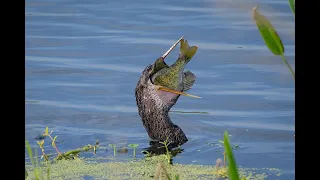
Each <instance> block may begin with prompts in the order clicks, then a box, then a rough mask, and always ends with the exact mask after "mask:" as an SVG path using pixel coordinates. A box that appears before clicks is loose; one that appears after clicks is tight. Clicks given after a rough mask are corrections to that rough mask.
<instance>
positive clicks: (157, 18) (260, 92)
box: [25, 0, 295, 179]
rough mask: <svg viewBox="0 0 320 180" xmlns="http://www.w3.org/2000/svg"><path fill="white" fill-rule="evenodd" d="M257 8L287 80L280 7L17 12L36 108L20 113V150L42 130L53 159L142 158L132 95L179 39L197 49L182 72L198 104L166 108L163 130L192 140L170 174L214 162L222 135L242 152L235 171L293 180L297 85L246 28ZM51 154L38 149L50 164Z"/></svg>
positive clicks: (74, 5)
mask: <svg viewBox="0 0 320 180" xmlns="http://www.w3.org/2000/svg"><path fill="white" fill-rule="evenodd" d="M256 4H259V7H260V12H261V13H263V14H264V15H266V16H267V17H268V18H269V19H270V20H271V22H272V23H273V25H274V26H275V28H276V29H277V31H278V32H279V35H280V37H281V38H282V41H283V43H284V45H285V48H286V52H285V56H286V58H287V59H288V61H289V63H290V64H291V65H292V67H293V68H294V58H295V54H294V48H295V46H294V43H295V42H294V33H295V31H294V17H293V15H292V12H291V10H290V8H289V6H288V2H287V1H280V0H260V1H253V0H252V1H251V0H249V1H243V0H242V1H235V0H227V1H226V0H203V1H196V0H189V1H180V0H177V1H168V0H164V1H135V2H133V1H129V0H123V1H103V0H96V1H85V0H63V1H62V0H53V1H39V0H26V7H25V10H26V18H25V27H26V35H25V39H26V41H25V46H26V49H25V68H26V74H25V76H26V77H25V82H26V90H25V94H26V100H32V101H36V102H34V103H31V102H30V103H28V102H26V106H25V109H26V113H25V114H26V115H25V117H26V118H25V122H26V130H25V133H26V138H27V139H28V140H29V141H30V143H31V144H32V146H36V141H37V140H36V139H35V137H36V136H37V135H38V134H40V133H42V132H43V130H44V129H45V127H46V126H48V127H49V129H51V130H53V131H54V132H53V135H58V138H57V139H58V140H57V145H58V148H59V150H60V151H67V150H70V149H74V148H78V147H80V146H83V145H86V144H93V143H94V142H95V141H96V140H99V142H100V143H101V145H102V146H105V147H107V146H108V144H110V143H113V144H116V145H117V146H127V145H128V144H130V143H137V144H139V145H140V146H139V148H140V150H141V149H142V148H145V147H148V144H149V138H148V135H147V133H146V131H145V129H144V128H143V125H142V122H141V118H140V117H139V115H138V111H137V106H136V102H135V97H134V88H135V86H136V83H137V81H138V79H139V76H140V74H141V72H142V71H143V69H144V68H145V67H146V66H147V65H148V64H151V63H153V62H154V61H155V60H156V58H158V57H159V56H160V55H162V54H163V53H164V52H165V51H166V50H167V49H168V48H169V47H170V46H171V45H172V44H173V43H174V42H175V41H176V40H177V39H178V38H180V37H181V36H184V37H185V39H187V40H188V41H189V44H190V45H197V46H198V47H199V49H198V52H197V54H196V55H195V56H194V57H193V59H192V60H191V61H190V62H189V63H188V65H187V69H189V70H191V71H192V72H193V73H194V74H195V75H196V76H197V80H196V82H195V84H194V86H193V88H192V89H191V90H190V91H189V92H188V93H190V94H194V95H198V96H201V97H202V98H201V99H194V98H190V97H184V96H181V97H180V99H179V100H178V103H177V104H176V105H175V106H174V107H173V108H172V112H171V113H170V116H171V119H172V121H173V122H174V123H175V124H177V125H179V126H180V127H181V128H182V129H183V131H184V132H185V133H186V135H187V137H188V138H189V141H188V142H187V143H186V144H184V145H183V146H182V148H183V149H184V152H183V153H182V154H179V155H177V156H176V157H175V159H174V162H177V163H185V164H204V165H206V164H215V160H216V159H217V158H222V157H223V155H222V154H221V152H222V151H223V148H222V147H221V146H220V145H219V142H218V141H219V140H222V139H223V133H224V131H225V130H228V132H229V134H230V135H231V136H230V138H231V143H232V144H234V145H238V146H239V147H238V148H237V149H236V150H234V153H235V156H236V160H237V163H238V165H241V166H243V167H248V168H251V167H252V168H279V169H280V170H281V171H282V176H280V177H278V179H294V176H295V173H294V170H295V168H294V162H295V149H294V147H295V136H294V134H295V105H294V104H295V103H294V102H295V84H294V80H293V78H292V76H291V74H290V71H289V70H288V69H287V67H286V66H285V65H284V63H283V62H282V60H281V57H276V56H274V55H273V54H272V53H271V52H270V51H269V50H268V49H267V47H266V46H265V44H264V42H263V40H262V39H261V36H260V34H259V32H258V30H257V28H256V26H255V24H254V22H253V21H252V18H251V8H252V7H254V6H255V5H256ZM178 50H179V48H176V49H175V50H174V51H173V52H172V53H171V54H170V55H169V56H168V57H167V59H166V62H167V63H168V64H171V63H173V62H174V61H175V60H176V58H177V55H178ZM179 111H184V112H203V113H193V114H192V113H179ZM50 146H51V144H50V143H49V140H47V139H46V143H45V147H46V148H47V150H48V152H53V151H54V149H53V148H52V147H50ZM38 152H40V151H38ZM139 152H140V151H139ZM130 153H131V151H129V153H128V154H122V155H121V154H120V155H119V156H118V158H119V160H121V159H122V158H128V157H129V156H130ZM112 154H113V152H112V150H108V151H105V152H101V153H99V155H100V156H111V155H112ZM26 156H27V155H26ZM87 156H91V155H90V154H87ZM138 157H143V155H142V154H141V153H138Z"/></svg>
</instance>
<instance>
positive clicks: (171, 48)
mask: <svg viewBox="0 0 320 180" xmlns="http://www.w3.org/2000/svg"><path fill="white" fill-rule="evenodd" d="M182 39H183V36H181V38H180V39H178V41H177V42H175V43H174V44H173V45H172V46H171V47H170V49H168V51H167V52H165V53H164V54H163V55H162V56H161V57H162V58H163V59H165V58H166V57H167V56H168V55H169V54H170V53H171V51H172V50H173V49H174V48H175V47H176V46H177V45H178V44H179V43H180V41H181V40H182Z"/></svg>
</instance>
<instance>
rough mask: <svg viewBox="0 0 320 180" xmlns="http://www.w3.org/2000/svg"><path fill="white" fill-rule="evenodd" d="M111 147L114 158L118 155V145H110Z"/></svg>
mask: <svg viewBox="0 0 320 180" xmlns="http://www.w3.org/2000/svg"><path fill="white" fill-rule="evenodd" d="M109 147H111V148H113V156H116V154H117V145H115V144H109Z"/></svg>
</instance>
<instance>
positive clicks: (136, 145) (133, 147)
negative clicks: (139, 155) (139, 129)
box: [128, 144, 139, 158]
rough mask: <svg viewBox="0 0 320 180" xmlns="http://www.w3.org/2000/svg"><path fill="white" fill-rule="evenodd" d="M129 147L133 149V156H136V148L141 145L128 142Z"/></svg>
mask: <svg viewBox="0 0 320 180" xmlns="http://www.w3.org/2000/svg"><path fill="white" fill-rule="evenodd" d="M128 146H129V147H131V148H132V149H133V157H134V158H135V157H136V148H137V147H138V146H139V144H128Z"/></svg>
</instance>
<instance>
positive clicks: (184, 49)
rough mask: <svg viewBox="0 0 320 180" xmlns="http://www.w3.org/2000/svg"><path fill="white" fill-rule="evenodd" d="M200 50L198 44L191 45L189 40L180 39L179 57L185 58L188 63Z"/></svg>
mask: <svg viewBox="0 0 320 180" xmlns="http://www.w3.org/2000/svg"><path fill="white" fill-rule="evenodd" d="M197 50H198V47H197V46H191V47H190V46H189V43H188V41H187V40H185V39H182V40H181V41H180V54H179V58H185V61H186V63H188V62H189V61H190V60H191V59H192V57H193V56H194V55H195V54H196V52H197Z"/></svg>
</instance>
